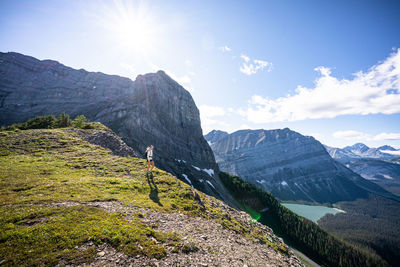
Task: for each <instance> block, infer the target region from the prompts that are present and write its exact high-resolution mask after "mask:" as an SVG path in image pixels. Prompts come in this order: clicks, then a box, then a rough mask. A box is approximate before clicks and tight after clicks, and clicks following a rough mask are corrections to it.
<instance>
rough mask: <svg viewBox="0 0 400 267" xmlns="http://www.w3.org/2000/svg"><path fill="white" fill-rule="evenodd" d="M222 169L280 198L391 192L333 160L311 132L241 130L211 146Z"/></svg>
mask: <svg viewBox="0 0 400 267" xmlns="http://www.w3.org/2000/svg"><path fill="white" fill-rule="evenodd" d="M211 148H212V150H213V152H214V154H215V158H216V160H217V163H218V164H219V167H220V168H221V170H222V171H225V172H228V173H231V174H233V175H238V176H240V177H242V178H243V179H245V180H247V181H249V182H251V183H253V184H255V185H257V186H259V187H261V188H263V189H265V190H266V191H268V192H271V193H272V194H273V195H274V196H276V197H278V198H280V199H281V200H305V201H310V202H319V203H327V202H331V203H333V202H336V201H343V200H353V199H356V198H362V197H366V196H367V195H368V192H369V191H374V192H379V193H382V194H390V193H388V192H386V191H385V190H383V189H382V188H380V187H379V186H377V185H375V184H373V183H371V182H369V181H366V180H365V179H363V178H361V177H360V176H359V175H357V174H355V173H353V172H352V171H350V170H349V169H347V168H346V167H344V166H343V165H341V164H340V163H338V162H336V161H335V160H333V159H332V158H331V157H330V156H329V154H328V152H327V151H326V149H325V148H324V146H323V145H322V144H321V143H320V142H318V141H317V140H315V139H314V138H313V137H311V136H303V135H301V134H300V133H297V132H295V131H292V130H290V129H288V128H285V129H275V130H263V129H260V130H240V131H237V132H234V133H232V134H229V135H228V136H226V137H224V138H223V139H219V140H218V141H217V142H215V143H212V144H211Z"/></svg>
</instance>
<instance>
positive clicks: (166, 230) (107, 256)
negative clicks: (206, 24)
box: [0, 124, 302, 266]
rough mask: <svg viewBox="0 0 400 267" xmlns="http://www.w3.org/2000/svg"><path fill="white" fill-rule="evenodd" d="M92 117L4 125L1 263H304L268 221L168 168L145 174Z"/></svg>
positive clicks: (0, 135) (142, 166)
mask: <svg viewBox="0 0 400 267" xmlns="http://www.w3.org/2000/svg"><path fill="white" fill-rule="evenodd" d="M90 126H91V127H89V128H88V129H76V128H58V129H27V130H20V129H15V130H11V129H10V130H2V131H0V158H1V161H0V167H1V168H0V178H1V181H2V183H1V186H0V187H1V190H2V192H3V193H2V194H1V197H0V215H1V216H0V218H1V220H0V232H1V233H2V242H1V245H0V258H1V259H2V261H1V263H2V264H5V266H8V265H11V266H32V265H52V266H55V265H86V264H93V265H96V266H100V265H101V266H113V265H117V264H120V265H133V266H148V265H159V266H171V265H174V264H175V265H187V264H188V265H197V264H203V265H204V264H210V260H211V263H213V264H214V263H215V264H219V265H229V264H233V265H237V266H239V265H240V266H242V265H243V264H249V265H259V264H262V263H265V262H269V263H270V264H272V265H281V266H302V265H301V263H300V261H299V260H298V259H297V258H296V256H295V255H294V254H293V252H292V251H291V250H289V248H288V247H287V246H286V245H285V244H284V243H283V241H282V239H280V238H278V237H276V236H275V235H274V234H273V233H272V230H271V229H270V228H268V227H266V226H264V225H261V224H259V223H258V222H253V223H250V221H251V217H250V216H249V215H247V214H246V213H244V212H240V211H237V210H235V209H232V208H231V207H229V206H228V205H226V204H225V203H223V202H222V201H220V200H218V199H216V198H214V197H211V196H208V195H205V194H204V193H202V192H199V191H197V190H195V189H193V188H191V187H190V186H189V185H187V184H185V183H182V182H179V180H177V179H176V177H173V176H172V175H171V174H169V173H167V172H165V171H162V170H160V169H157V168H156V169H155V170H154V171H153V175H146V163H145V161H144V160H143V159H140V158H137V157H134V156H133V157H132V155H127V154H126V153H125V152H123V154H124V156H119V155H116V154H118V153H119V152H120V151H125V150H126V144H125V143H123V141H122V140H121V139H120V138H119V137H118V136H116V135H115V134H114V133H113V132H112V131H110V130H109V129H107V128H105V127H101V125H99V124H95V125H93V124H90ZM104 133H107V134H104ZM90 141H92V143H90ZM94 143H95V144H94ZM109 144H114V145H113V146H112V147H110V146H109ZM104 148H106V149H104ZM226 240H231V241H232V242H229V243H228V242H226ZM260 240H262V241H263V243H260ZM32 244H35V245H34V246H32ZM230 250H234V251H235V254H234V255H228V254H226V253H223V252H224V251H230ZM249 253H251V255H252V257H251V258H246V257H245V255H248V254H249Z"/></svg>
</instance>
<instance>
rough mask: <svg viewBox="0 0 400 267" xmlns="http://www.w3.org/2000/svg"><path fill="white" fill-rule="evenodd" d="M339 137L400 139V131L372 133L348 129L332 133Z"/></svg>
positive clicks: (376, 139) (348, 138) (358, 139)
mask: <svg viewBox="0 0 400 267" xmlns="http://www.w3.org/2000/svg"><path fill="white" fill-rule="evenodd" d="M332 136H333V137H335V138H337V139H344V140H353V141H385V140H386V141H390V140H400V133H380V134H377V135H372V134H368V133H364V132H359V131H354V130H346V131H337V132H334V133H333V134H332Z"/></svg>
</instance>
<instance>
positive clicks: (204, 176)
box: [0, 52, 228, 200]
mask: <svg viewBox="0 0 400 267" xmlns="http://www.w3.org/2000/svg"><path fill="white" fill-rule="evenodd" d="M64 111H65V112H67V113H68V114H70V115H71V116H72V117H74V116H76V115H80V114H83V115H85V116H86V117H87V118H88V119H89V120H91V121H99V122H101V123H103V124H105V125H106V126H108V127H109V128H111V129H112V130H113V131H114V132H115V133H116V134H117V135H118V136H120V137H121V138H122V139H123V140H124V141H125V142H126V143H127V144H128V145H129V146H130V147H132V149H133V150H134V151H135V153H136V154H139V155H143V154H144V151H145V149H146V147H147V146H149V145H151V144H152V145H154V147H155V150H154V158H155V163H156V165H157V166H158V167H160V168H162V169H164V170H166V171H169V172H171V173H173V174H175V175H177V176H178V177H180V178H181V179H185V180H189V181H190V182H191V184H192V185H193V186H195V187H197V188H198V189H200V190H202V191H204V192H206V193H209V194H212V195H214V196H217V197H220V198H224V199H225V200H226V198H227V195H228V194H227V192H226V191H225V188H224V187H223V186H222V184H221V182H220V181H219V178H218V166H217V164H216V163H215V159H214V155H213V153H212V150H211V149H210V147H209V145H208V144H207V142H206V141H205V140H204V138H203V134H202V129H201V126H200V117H199V110H198V108H197V107H196V105H195V103H194V101H193V98H192V96H191V95H190V93H189V92H188V91H186V90H185V89H184V88H183V87H182V86H180V85H179V84H178V83H177V82H175V81H174V80H172V79H171V78H170V77H169V76H168V75H167V74H165V72H163V71H158V72H157V73H149V74H146V75H139V76H138V77H137V78H136V80H135V81H132V80H130V79H128V78H124V77H120V76H116V75H106V74H104V73H100V72H88V71H85V70H83V69H80V70H75V69H72V68H70V67H67V66H64V65H62V64H60V63H58V62H56V61H53V60H42V61H41V60H38V59H36V58H33V57H29V56H25V55H22V54H18V53H11V52H10V53H0V125H10V124H12V123H18V122H23V121H25V120H27V119H29V118H32V117H34V116H40V115H47V114H55V115H58V114H60V113H62V112H64ZM183 174H184V175H183Z"/></svg>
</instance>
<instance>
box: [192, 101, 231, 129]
mask: <svg viewBox="0 0 400 267" xmlns="http://www.w3.org/2000/svg"><path fill="white" fill-rule="evenodd" d="M199 110H200V119H201V125H202V128H203V131H204V132H209V131H211V130H212V129H213V126H215V125H217V124H218V125H221V124H222V125H224V124H225V123H224V122H223V121H221V120H218V119H216V118H215V117H222V116H225V115H226V113H227V111H226V110H225V109H224V108H222V107H218V106H208V105H201V106H199Z"/></svg>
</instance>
